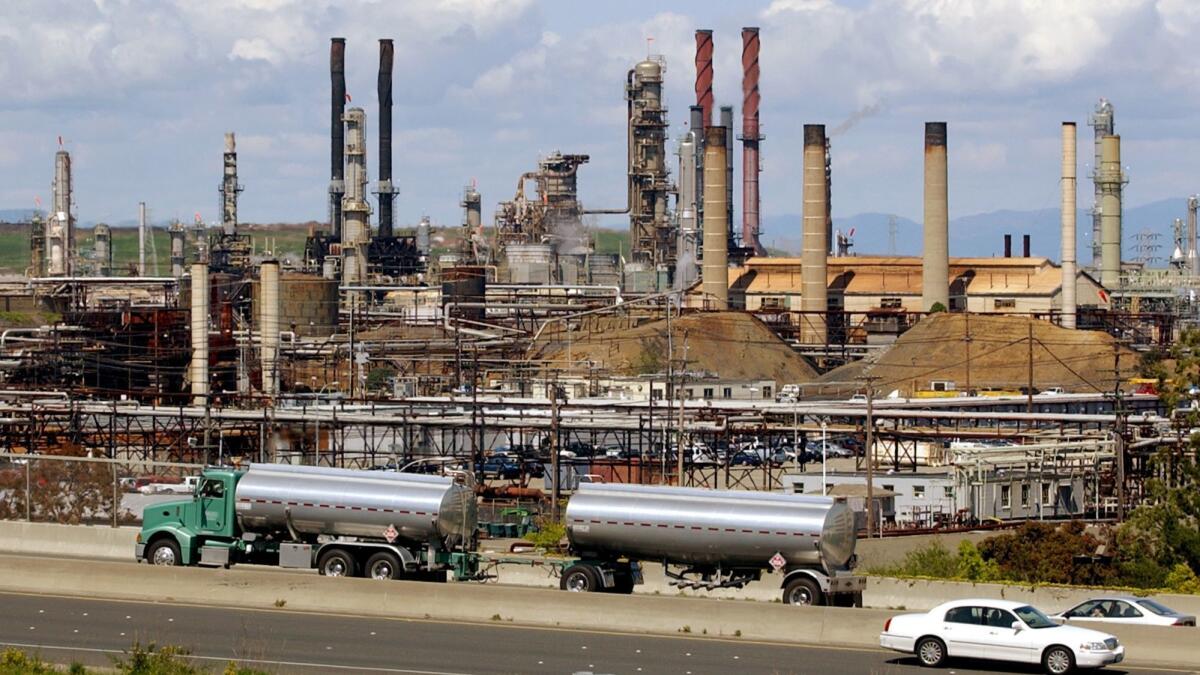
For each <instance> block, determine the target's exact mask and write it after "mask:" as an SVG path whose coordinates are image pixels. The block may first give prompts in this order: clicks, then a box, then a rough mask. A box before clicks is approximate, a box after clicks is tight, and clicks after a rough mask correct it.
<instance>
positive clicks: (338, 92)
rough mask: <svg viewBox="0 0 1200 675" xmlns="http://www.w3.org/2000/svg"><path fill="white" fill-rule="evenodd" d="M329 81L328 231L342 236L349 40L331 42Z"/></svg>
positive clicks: (335, 236)
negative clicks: (344, 119)
mask: <svg viewBox="0 0 1200 675" xmlns="http://www.w3.org/2000/svg"><path fill="white" fill-rule="evenodd" d="M329 80H330V83H331V84H332V89H333V90H332V92H331V94H332V95H331V99H330V103H331V105H330V110H329V231H330V233H331V234H333V236H334V238H335V239H340V238H341V236H342V195H343V194H345V192H346V184H345V177H346V168H345V161H346V160H345V156H344V155H343V154H342V153H343V152H344V149H345V145H346V138H345V131H344V127H343V126H342V125H343V122H342V116H343V115H345V113H346V38H332V39H331V40H330V41H329Z"/></svg>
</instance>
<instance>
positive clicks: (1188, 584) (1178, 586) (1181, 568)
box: [1163, 563, 1200, 593]
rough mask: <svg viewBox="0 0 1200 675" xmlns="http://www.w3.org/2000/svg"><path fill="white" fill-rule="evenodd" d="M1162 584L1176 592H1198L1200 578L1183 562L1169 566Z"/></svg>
mask: <svg viewBox="0 0 1200 675" xmlns="http://www.w3.org/2000/svg"><path fill="white" fill-rule="evenodd" d="M1163 585H1164V586H1166V587H1167V588H1169V589H1171V590H1172V591H1174V592H1176V593H1200V578H1198V577H1197V576H1196V573H1195V572H1193V571H1192V568H1190V567H1188V566H1187V565H1186V564H1184V563H1178V564H1176V565H1175V566H1174V567H1172V568H1171V571H1170V572H1168V573H1167V577H1166V579H1165V582H1164V584H1163Z"/></svg>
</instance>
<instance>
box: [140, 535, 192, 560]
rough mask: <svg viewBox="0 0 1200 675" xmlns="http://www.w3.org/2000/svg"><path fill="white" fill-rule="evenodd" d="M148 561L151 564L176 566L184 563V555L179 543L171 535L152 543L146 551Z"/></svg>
mask: <svg viewBox="0 0 1200 675" xmlns="http://www.w3.org/2000/svg"><path fill="white" fill-rule="evenodd" d="M146 562H148V563H150V564H151V565H163V566H165V567H174V566H176V565H182V564H183V556H182V555H180V553H179V544H177V543H175V540H174V539H171V538H170V537H167V538H164V539H159V540H158V541H156V542H154V543H153V544H151V545H150V548H149V549H148V550H147V551H146Z"/></svg>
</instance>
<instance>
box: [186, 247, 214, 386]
mask: <svg viewBox="0 0 1200 675" xmlns="http://www.w3.org/2000/svg"><path fill="white" fill-rule="evenodd" d="M191 287H192V308H191V310H192V314H191V325H192V363H191V367H190V368H189V369H188V373H189V375H190V379H191V382H192V405H207V404H208V294H209V289H208V263H199V262H198V263H192V280H191Z"/></svg>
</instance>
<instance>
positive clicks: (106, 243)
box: [92, 223, 112, 277]
mask: <svg viewBox="0 0 1200 675" xmlns="http://www.w3.org/2000/svg"><path fill="white" fill-rule="evenodd" d="M92 254H93V255H94V256H95V258H96V276H98V277H106V276H109V275H110V274H112V230H111V229H110V228H109V227H108V225H106V224H104V223H98V224H97V225H96V227H95V229H93V230H92Z"/></svg>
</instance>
